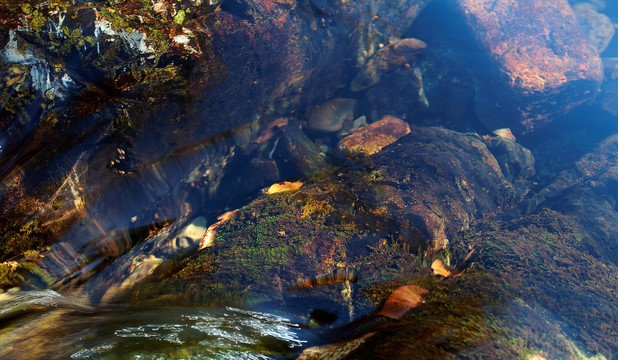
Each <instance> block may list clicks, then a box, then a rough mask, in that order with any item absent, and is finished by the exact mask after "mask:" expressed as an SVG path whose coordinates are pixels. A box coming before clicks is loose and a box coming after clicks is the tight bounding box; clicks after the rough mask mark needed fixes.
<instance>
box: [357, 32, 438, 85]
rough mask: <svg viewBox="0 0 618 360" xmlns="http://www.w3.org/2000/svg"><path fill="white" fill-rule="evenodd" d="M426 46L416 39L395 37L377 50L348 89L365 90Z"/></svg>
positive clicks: (411, 58)
mask: <svg viewBox="0 0 618 360" xmlns="http://www.w3.org/2000/svg"><path fill="white" fill-rule="evenodd" d="M426 47H427V44H425V43H424V42H423V41H421V40H418V39H397V40H393V41H392V42H391V43H389V44H388V45H386V46H385V47H384V48H382V49H380V50H378V51H377V52H376V54H375V55H374V56H373V57H371V58H370V59H369V60H368V61H367V63H366V64H365V65H363V67H362V68H361V69H360V71H359V72H358V74H356V76H355V77H354V79H353V80H352V83H351V84H350V90H352V91H354V92H358V91H362V90H365V89H367V88H369V87H371V86H373V85H375V84H377V83H378V82H379V81H380V79H381V78H382V75H384V74H385V73H387V72H389V71H392V70H394V69H396V68H398V67H400V66H403V65H404V64H406V63H408V62H411V61H413V60H414V57H415V56H416V53H417V52H418V51H419V50H421V49H424V48H426Z"/></svg>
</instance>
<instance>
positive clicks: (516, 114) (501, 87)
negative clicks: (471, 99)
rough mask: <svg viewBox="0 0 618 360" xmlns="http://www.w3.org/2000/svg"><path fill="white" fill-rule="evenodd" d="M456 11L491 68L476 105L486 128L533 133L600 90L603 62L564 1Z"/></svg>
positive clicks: (464, 5) (475, 4) (464, 2)
mask: <svg viewBox="0 0 618 360" xmlns="http://www.w3.org/2000/svg"><path fill="white" fill-rule="evenodd" d="M457 6H458V9H459V10H460V14H461V16H463V17H464V20H465V22H466V23H467V25H468V27H469V28H470V29H472V31H473V33H474V35H475V37H476V39H477V42H478V44H479V45H480V47H481V49H482V51H483V52H485V54H486V55H487V58H488V59H489V62H490V63H491V68H492V71H491V72H490V74H488V76H487V79H485V80H483V81H481V82H479V84H478V86H477V99H476V105H477V106H476V107H477V113H478V116H479V118H480V120H481V121H482V122H483V123H484V124H485V125H486V126H487V127H488V128H490V129H497V128H505V127H508V128H511V130H513V131H514V132H516V133H521V132H524V131H532V130H534V128H535V127H537V126H539V125H540V124H542V123H544V122H546V121H549V120H551V115H552V114H553V113H554V112H557V111H565V110H569V109H572V108H573V107H574V106H576V105H578V104H581V103H582V102H584V101H586V100H587V99H589V98H591V96H592V95H594V93H595V91H596V90H597V89H598V87H599V85H600V83H601V80H602V79H603V67H602V63H601V60H600V58H599V56H598V53H597V51H596V49H595V48H594V46H593V45H592V44H591V43H590V41H589V40H588V39H587V37H586V36H585V35H584V34H583V32H582V31H581V28H580V26H579V24H578V22H577V19H576V17H575V14H574V13H573V10H572V9H571V7H570V6H569V4H568V3H567V1H566V0H558V1H552V2H546V1H542V0H524V1H515V0H498V1H493V0H492V1H490V0H457ZM490 89H491V90H490Z"/></svg>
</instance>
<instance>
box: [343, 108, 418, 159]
mask: <svg viewBox="0 0 618 360" xmlns="http://www.w3.org/2000/svg"><path fill="white" fill-rule="evenodd" d="M409 132H410V126H409V125H408V124H407V123H406V122H404V121H403V120H400V119H397V118H395V117H392V116H385V117H384V118H382V119H381V120H379V121H377V122H375V123H372V124H370V125H367V126H365V127H363V128H361V129H360V130H358V131H356V132H354V133H353V134H350V135H348V136H346V137H345V138H343V139H341V141H340V142H339V149H340V150H342V151H344V152H347V153H350V154H363V155H373V154H375V153H377V152H379V151H380V150H382V148H383V147H385V146H387V145H390V144H392V143H394V142H395V141H397V140H399V138H401V137H402V136H404V135H406V134H408V133H409Z"/></svg>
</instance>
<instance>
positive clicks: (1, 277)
mask: <svg viewBox="0 0 618 360" xmlns="http://www.w3.org/2000/svg"><path fill="white" fill-rule="evenodd" d="M35 266H36V265H35V264H34V263H33V262H29V261H25V262H17V261H7V262H3V263H0V289H3V290H4V289H8V288H12V287H16V286H19V285H20V284H21V283H22V282H23V281H24V277H25V276H26V274H28V272H30V270H32V269H33V268H34V267H35Z"/></svg>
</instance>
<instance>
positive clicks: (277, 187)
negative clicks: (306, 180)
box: [266, 181, 303, 194]
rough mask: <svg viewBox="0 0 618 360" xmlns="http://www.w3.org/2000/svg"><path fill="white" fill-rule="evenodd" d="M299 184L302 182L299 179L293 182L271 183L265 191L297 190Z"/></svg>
mask: <svg viewBox="0 0 618 360" xmlns="http://www.w3.org/2000/svg"><path fill="white" fill-rule="evenodd" d="M301 186H303V183H302V182H300V181H295V182H290V181H284V182H282V183H278V184H272V185H271V186H270V187H269V188H268V190H266V193H268V194H274V193H278V192H282V191H288V190H298V189H300V187H301Z"/></svg>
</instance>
